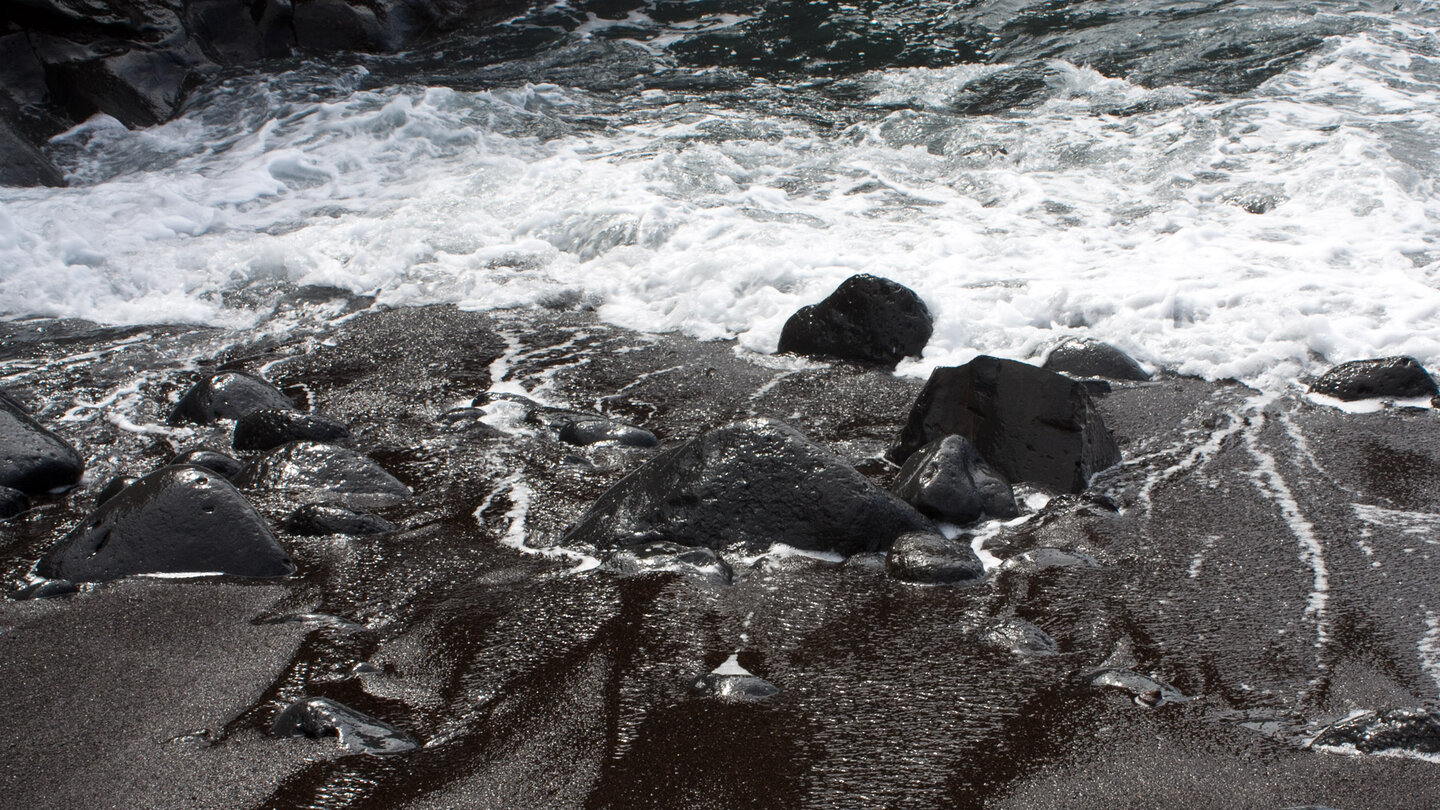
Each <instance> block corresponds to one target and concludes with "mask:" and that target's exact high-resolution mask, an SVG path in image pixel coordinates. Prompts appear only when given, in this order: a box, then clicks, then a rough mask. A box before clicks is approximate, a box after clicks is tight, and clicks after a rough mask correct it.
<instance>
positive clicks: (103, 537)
mask: <svg viewBox="0 0 1440 810" xmlns="http://www.w3.org/2000/svg"><path fill="white" fill-rule="evenodd" d="M38 570H39V572H40V574H41V575H42V576H45V577H50V578H52V579H68V580H72V581H76V582H103V581H106V580H112V579H118V578H120V577H124V576H130V575H133V574H184V573H220V574H230V575H233V576H240V577H284V576H289V575H290V574H293V573H294V572H295V564H294V563H292V562H291V561H290V557H289V555H288V554H286V553H285V550H284V549H283V548H281V547H280V543H279V542H278V541H277V540H276V539H275V535H274V534H272V533H271V532H270V527H269V526H267V525H266V524H265V521H264V519H263V518H261V517H260V515H259V514H258V513H256V511H255V509H254V507H252V506H251V505H250V503H249V501H247V500H245V498H244V496H242V495H241V494H240V493H239V492H237V491H236V490H235V488H234V487H233V486H231V485H230V483H229V482H227V481H226V480H225V479H224V478H221V477H220V476H218V475H216V474H215V473H214V472H212V471H211V470H207V469H204V468H203V467H163V468H161V469H160V470H158V471H156V472H154V473H151V474H150V475H147V476H145V477H144V478H142V479H140V480H139V481H136V482H135V483H134V484H131V485H130V486H128V487H126V488H125V489H124V490H122V491H121V492H119V493H118V494H116V495H114V496H113V497H111V498H110V499H109V500H107V501H105V502H104V503H103V504H101V505H100V507H99V508H97V509H96V510H95V512H94V513H93V514H92V515H91V516H90V517H89V518H88V519H86V520H85V521H84V522H83V523H81V524H80V525H79V526H77V527H76V528H75V529H74V530H73V531H71V532H70V534H69V535H67V536H66V537H65V538H64V539H62V540H61V541H60V542H59V543H58V544H57V545H56V547H55V548H54V549H53V550H52V551H51V552H50V553H49V554H48V555H46V557H45V558H44V559H42V560H41V561H40V565H39V568H38Z"/></svg>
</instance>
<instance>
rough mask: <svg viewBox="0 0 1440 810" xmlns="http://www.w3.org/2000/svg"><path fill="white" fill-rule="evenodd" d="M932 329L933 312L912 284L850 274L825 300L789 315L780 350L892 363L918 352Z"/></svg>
mask: <svg viewBox="0 0 1440 810" xmlns="http://www.w3.org/2000/svg"><path fill="white" fill-rule="evenodd" d="M933 331H934V318H933V317H932V316H931V315H930V310H929V308H927V307H926V306H925V302H924V301H921V300H920V296H918V295H916V294H915V292H914V291H913V290H911V289H910V288H908V287H905V286H903V285H900V284H897V283H895V282H893V281H891V280H889V279H884V278H878V277H876V276H869V275H859V276H851V277H850V278H848V279H846V280H845V281H844V282H842V283H841V284H840V286H839V287H837V288H836V289H835V292H833V293H831V294H830V296H829V297H828V298H826V299H825V300H824V301H821V302H820V303H818V304H812V305H810V306H807V307H802V308H801V309H800V310H798V311H797V312H796V313H795V314H794V315H791V316H790V319H789V320H788V321H786V322H785V326H784V328H783V329H782V330H781V331H780V345H779V351H782V352H791V353H794V354H803V355H808V356H811V357H835V358H839V359H842V360H860V361H864V362H870V363H881V364H884V365H889V366H893V365H895V364H896V363H898V362H900V361H901V360H902V359H904V358H906V357H919V356H920V353H921V352H922V351H924V349H925V344H926V343H929V342H930V335H931V333H932V332H933Z"/></svg>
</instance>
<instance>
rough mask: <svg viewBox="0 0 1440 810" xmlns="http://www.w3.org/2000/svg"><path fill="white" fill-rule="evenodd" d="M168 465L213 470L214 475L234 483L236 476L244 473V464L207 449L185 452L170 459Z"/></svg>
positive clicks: (199, 448)
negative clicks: (188, 465) (184, 465)
mask: <svg viewBox="0 0 1440 810" xmlns="http://www.w3.org/2000/svg"><path fill="white" fill-rule="evenodd" d="M170 463H171V464H177V465H183V464H190V465H193V466H195V467H204V468H205V469H207V470H213V471H214V472H215V473H216V474H218V475H221V476H223V477H224V478H226V479H227V480H230V481H234V480H235V477H236V476H238V475H239V474H240V473H242V472H244V471H245V463H244V462H242V461H240V460H239V459H236V458H231V457H230V456H227V455H225V454H224V453H222V452H220V451H218V450H211V449H210V448H208V447H197V448H195V449H194V450H187V451H185V452H184V453H181V454H180V455H178V456H176V457H175V458H173V459H171V460H170Z"/></svg>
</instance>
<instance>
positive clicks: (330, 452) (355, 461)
mask: <svg viewBox="0 0 1440 810" xmlns="http://www.w3.org/2000/svg"><path fill="white" fill-rule="evenodd" d="M235 483H236V484H237V485H238V486H240V487H241V488H242V489H252V490H258V491H263V492H277V493H282V494H286V495H290V496H293V497H295V498H298V499H299V500H302V501H306V502H314V503H335V504H340V505H341V506H346V507H350V508H352V509H355V508H360V509H364V508H371V507H377V506H391V505H393V504H397V503H403V502H404V501H408V500H410V496H411V495H410V488H409V487H407V486H405V485H404V484H402V483H400V482H399V481H398V480H396V479H395V477H394V476H392V475H391V474H390V473H388V472H385V470H384V469H382V468H381V467H380V465H378V464H376V463H375V462H373V461H371V460H370V459H368V458H366V457H364V456H362V455H360V454H359V453H356V452H354V451H353V450H346V449H345V448H343V447H335V446H334V445H329V444H320V443H318V442H292V443H290V444H287V445H284V446H282V447H278V448H276V449H274V450H271V451H270V452H269V453H267V454H266V455H264V456H262V457H261V458H260V459H259V460H258V461H256V462H255V463H254V464H252V465H250V466H249V467H247V468H246V470H245V472H244V474H242V475H241V476H240V478H239V480H237V481H236V482H235Z"/></svg>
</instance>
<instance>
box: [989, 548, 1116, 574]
mask: <svg viewBox="0 0 1440 810" xmlns="http://www.w3.org/2000/svg"><path fill="white" fill-rule="evenodd" d="M1099 565H1100V564H1099V563H1097V562H1095V558H1094V557H1091V556H1090V555H1088V554H1081V553H1080V552H1078V551H1063V550H1061V549H1058V548H1035V549H1031V550H1029V551H1023V552H1021V553H1019V554H1016V555H1015V556H1014V557H1009V558H1007V559H1006V560H1005V561H1004V562H1002V563H1000V570H1002V571H1044V570H1045V569H1047V568H1075V567H1080V568H1096V567H1098V566H1099Z"/></svg>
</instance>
